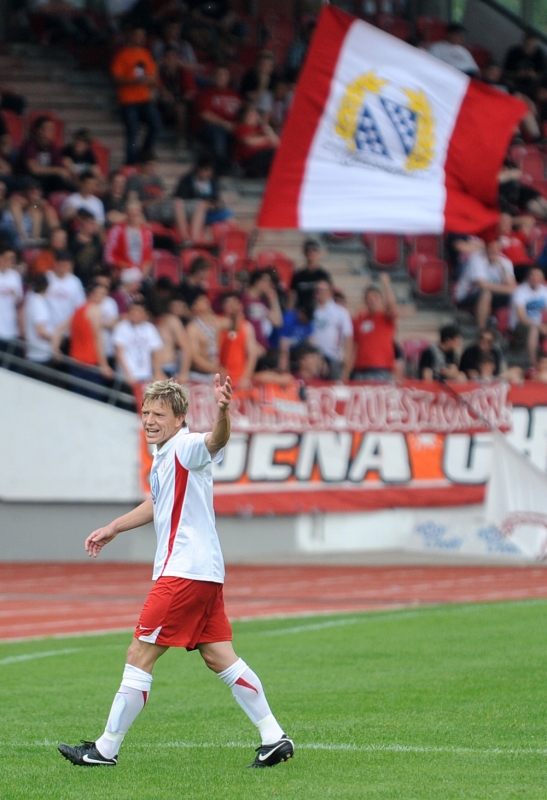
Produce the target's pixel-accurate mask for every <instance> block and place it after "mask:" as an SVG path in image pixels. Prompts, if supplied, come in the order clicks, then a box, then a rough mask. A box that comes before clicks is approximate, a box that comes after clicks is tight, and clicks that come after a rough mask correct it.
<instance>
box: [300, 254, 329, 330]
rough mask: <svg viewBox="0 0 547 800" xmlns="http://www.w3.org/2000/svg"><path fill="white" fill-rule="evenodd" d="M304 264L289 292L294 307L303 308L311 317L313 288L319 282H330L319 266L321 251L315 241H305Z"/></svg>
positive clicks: (313, 297)
mask: <svg viewBox="0 0 547 800" xmlns="http://www.w3.org/2000/svg"><path fill="white" fill-rule="evenodd" d="M302 251H303V253H304V259H305V264H304V266H303V267H302V268H301V269H299V270H297V271H296V272H295V273H294V275H293V279H292V281H291V292H292V294H293V298H294V301H295V305H296V306H299V307H302V308H305V309H306V310H307V312H308V314H309V315H310V317H312V316H313V312H314V309H315V302H316V301H315V288H316V286H317V283H318V282H319V281H330V275H329V273H328V272H327V270H326V269H324V267H322V266H321V256H322V254H323V253H322V250H321V245H320V244H319V242H318V241H317V239H306V240H305V242H304V245H303V247H302Z"/></svg>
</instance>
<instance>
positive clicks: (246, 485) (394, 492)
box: [142, 381, 547, 516]
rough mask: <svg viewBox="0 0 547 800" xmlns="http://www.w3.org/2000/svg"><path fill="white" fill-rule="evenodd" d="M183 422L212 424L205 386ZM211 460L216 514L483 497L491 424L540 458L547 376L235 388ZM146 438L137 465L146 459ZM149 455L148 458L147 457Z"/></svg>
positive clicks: (544, 459)
mask: <svg viewBox="0 0 547 800" xmlns="http://www.w3.org/2000/svg"><path fill="white" fill-rule="evenodd" d="M190 391H191V399H190V412H189V415H188V424H189V427H190V430H192V431H209V430H211V427H212V424H213V419H214V416H215V404H214V401H213V396H212V391H211V387H210V386H205V385H193V386H192V387H191V390H190ZM231 417H232V435H231V438H230V442H229V443H228V446H227V447H226V451H225V455H224V460H223V461H222V463H221V464H218V465H215V466H214V477H215V509H216V513H217V514H220V515H244V516H250V515H265V514H305V513H320V512H329V513H333V512H359V511H370V510H380V509H389V508H405V507H406V508H424V507H433V506H437V507H439V506H460V505H469V504H480V503H482V502H483V501H484V498H485V486H486V483H487V481H488V479H489V477H490V474H491V469H492V433H491V431H492V429H495V430H501V431H503V432H504V433H505V435H506V436H507V438H508V440H509V441H510V442H511V443H512V444H513V445H514V446H515V447H516V448H517V450H519V451H520V452H521V453H524V454H525V455H526V456H528V457H529V458H530V460H531V462H532V463H533V464H535V466H536V467H538V468H539V469H540V470H542V471H546V470H547V385H543V384H532V383H528V384H525V385H523V386H512V387H509V386H508V385H507V384H505V383H502V382H500V383H498V382H495V383H487V384H482V385H481V384H469V383H468V384H451V385H445V384H439V383H436V382H424V381H414V382H405V383H404V384H371V383H367V384H364V383H363V384H358V383H347V384H343V383H336V384H335V383H328V384H327V383H324V384H317V385H313V386H309V385H308V386H306V387H304V388H302V387H301V386H299V384H297V383H296V381H295V383H294V385H292V386H289V387H286V388H284V387H279V386H276V385H272V384H269V385H264V386H257V387H254V388H253V389H251V390H249V391H246V392H236V393H235V396H234V400H233V403H232V408H231ZM145 451H146V448H144V447H143V464H142V475H143V477H144V475H145V474H147V472H148V471H149V466H150V463H149V456H148V455H147V453H146V452H145ZM147 462H148V463H147Z"/></svg>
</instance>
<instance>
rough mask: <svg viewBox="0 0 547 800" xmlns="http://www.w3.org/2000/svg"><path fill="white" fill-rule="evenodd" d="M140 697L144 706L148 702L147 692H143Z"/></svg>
mask: <svg viewBox="0 0 547 800" xmlns="http://www.w3.org/2000/svg"><path fill="white" fill-rule="evenodd" d="M142 697H143V700H144V705H146V701H147V700H148V692H143V693H142Z"/></svg>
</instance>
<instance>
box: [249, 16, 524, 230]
mask: <svg viewBox="0 0 547 800" xmlns="http://www.w3.org/2000/svg"><path fill="white" fill-rule="evenodd" d="M526 111H527V107H526V105H525V104H524V103H523V102H522V101H521V100H518V99H516V98H514V97H511V96H509V95H507V94H504V93H503V92H500V91H498V90H497V89H494V88H492V87H489V86H486V85H485V84H482V83H480V82H478V81H475V80H471V79H470V78H468V77H467V76H466V75H464V74H463V73H461V72H459V71H458V70H456V69H454V68H452V67H450V66H448V65H447V64H445V63H443V62H442V61H439V60H438V59H436V58H434V57H433V56H431V55H429V54H428V53H426V52H424V51H422V50H418V49H416V48H414V47H411V46H410V45H408V44H406V43H405V42H402V41H400V40H399V39H396V38H394V37H393V36H390V35H389V34H387V33H384V32H383V31H381V30H378V29H377V28H374V27H373V26H371V25H369V24H367V23H366V22H363V21H361V20H358V19H356V18H355V17H352V16H350V15H349V14H346V13H345V12H343V11H340V10H339V9H337V8H333V7H331V6H325V7H323V10H322V12H321V16H320V19H319V24H318V26H317V29H316V32H315V35H314V38H313V41H312V44H311V47H310V50H309V53H308V57H307V59H306V63H305V66H304V69H303V71H302V74H301V76H300V80H299V82H298V86H297V90H296V95H295V99H294V103H293V106H292V109H291V112H290V115H289V118H288V120H287V123H286V126H285V130H284V132H283V137H282V141H281V145H280V147H279V151H278V153H277V155H276V158H275V161H274V164H273V167H272V170H271V174H270V177H269V180H268V184H267V187H266V192H265V195H264V200H263V204H262V208H261V211H260V215H259V219H258V226H259V227H262V228H303V229H305V230H318V231H324V230H344V231H388V232H389V231H391V232H399V233H420V232H428V233H441V232H442V231H444V230H452V231H458V232H461V233H478V232H480V231H482V230H484V229H486V228H488V227H490V226H492V225H494V224H496V223H497V220H498V213H499V212H498V209H497V175H498V172H499V170H500V169H501V166H502V163H503V158H504V156H505V153H506V150H507V147H508V145H509V142H510V139H511V135H512V133H513V130H514V128H515V126H516V125H517V123H518V122H519V120H520V119H521V118H522V117H523V116H524V115H525V113H526Z"/></svg>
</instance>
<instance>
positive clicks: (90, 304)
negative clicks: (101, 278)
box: [67, 283, 114, 398]
mask: <svg viewBox="0 0 547 800" xmlns="http://www.w3.org/2000/svg"><path fill="white" fill-rule="evenodd" d="M106 297H107V289H106V287H105V286H103V285H102V284H101V283H92V284H91V285H90V286H89V288H88V290H87V300H86V302H85V303H84V305H82V306H80V307H79V308H77V309H76V311H75V312H74V314H73V315H72V319H71V320H69V321H68V325H67V326H68V328H69V330H70V334H69V348H68V354H69V356H70V357H71V358H73V359H74V360H75V361H78V362H79V364H71V365H70V367H69V370H70V374H71V375H73V376H74V377H75V378H81V379H83V380H87V381H91V382H93V383H98V384H100V385H102V384H103V380H102V379H101V375H102V377H104V378H111V377H112V376H113V374H114V373H113V372H112V369H111V367H110V364H109V363H108V360H107V357H106V353H105V350H104V339H103V321H102V312H101V308H102V304H103V302H104V300H105V299H106ZM80 365H81V366H80ZM89 367H98V368H99V369H100V371H101V375H99V374H98V373H97V372H96V370H94V369H89ZM77 391H78V393H79V394H86V395H87V396H89V397H99V398H100V397H101V395H96V394H94V393H92V392H85V391H82V390H77Z"/></svg>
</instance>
